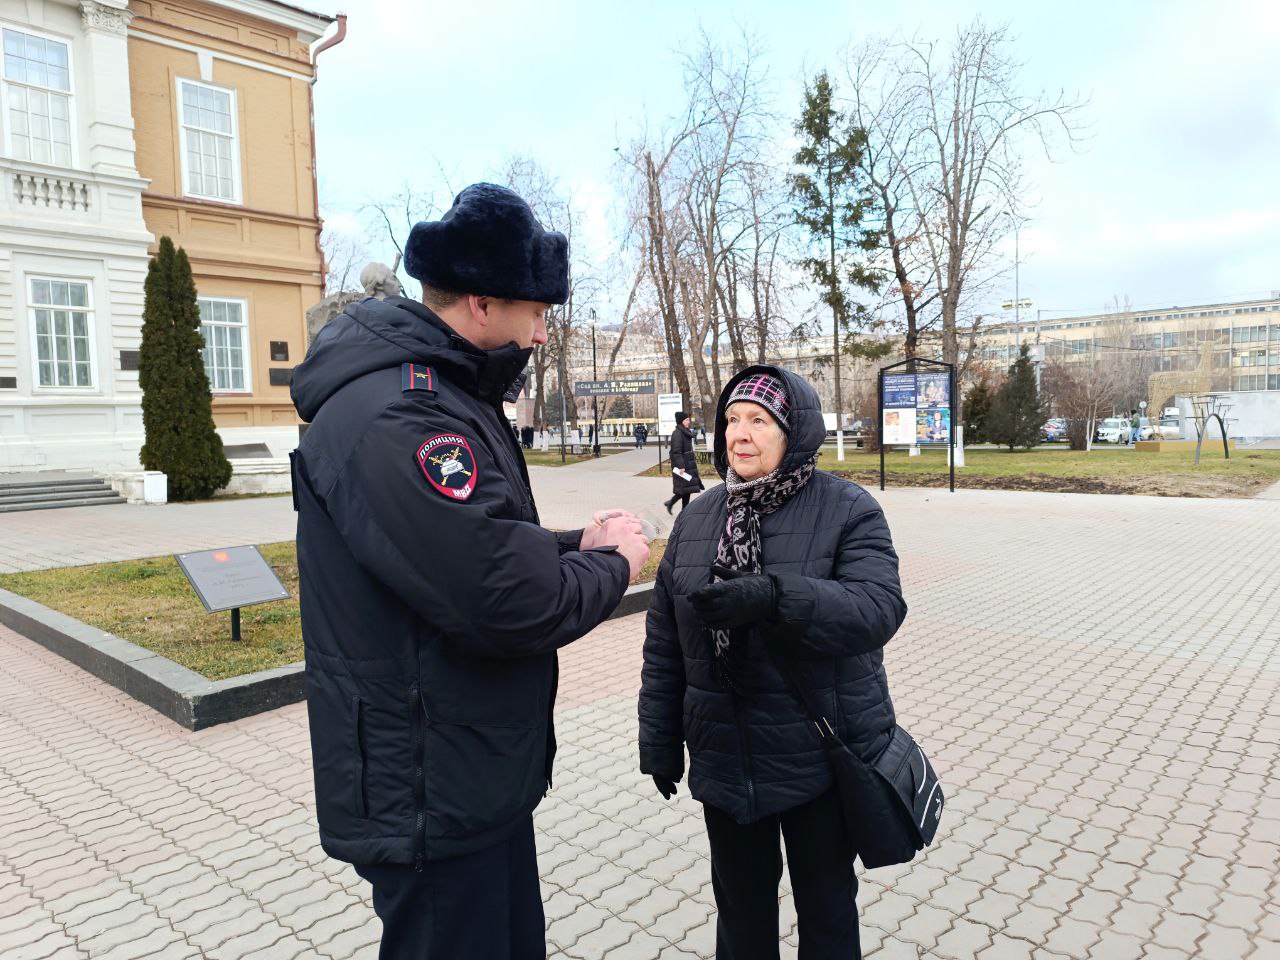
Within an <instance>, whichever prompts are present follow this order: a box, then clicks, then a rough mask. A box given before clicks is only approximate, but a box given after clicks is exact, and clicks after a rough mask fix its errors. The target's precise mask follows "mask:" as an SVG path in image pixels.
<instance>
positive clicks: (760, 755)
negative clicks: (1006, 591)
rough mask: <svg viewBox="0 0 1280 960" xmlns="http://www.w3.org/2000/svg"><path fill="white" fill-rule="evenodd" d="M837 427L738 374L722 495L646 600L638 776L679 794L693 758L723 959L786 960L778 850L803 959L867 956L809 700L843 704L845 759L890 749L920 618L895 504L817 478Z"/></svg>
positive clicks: (779, 373) (698, 517) (684, 525)
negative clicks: (900, 652) (909, 626)
mask: <svg viewBox="0 0 1280 960" xmlns="http://www.w3.org/2000/svg"><path fill="white" fill-rule="evenodd" d="M680 416H683V414H681V415H680ZM825 433H826V429H825V427H824V426H823V422H822V414H821V406H820V405H819V402H818V396H817V394H816V393H815V392H814V390H813V388H812V387H811V386H810V385H809V384H807V383H806V382H804V381H803V380H802V379H801V378H800V377H798V376H796V375H795V374H793V373H790V372H788V371H785V370H781V369H779V368H777V367H771V366H753V367H748V368H747V369H746V370H744V371H742V372H741V373H739V374H738V375H737V376H735V377H734V378H733V379H732V380H730V381H729V383H728V385H727V386H726V387H725V389H724V393H723V394H722V395H721V397H720V403H719V407H718V409H717V412H716V422H715V439H716V444H715V465H716V470H717V472H718V473H719V474H720V476H721V477H723V478H724V481H725V482H724V484H723V485H721V486H718V487H716V488H715V489H713V490H712V491H711V492H710V493H708V494H707V495H706V496H705V497H699V498H698V500H697V502H695V503H694V504H693V505H692V507H691V508H690V509H689V510H686V511H684V512H682V513H681V514H680V516H679V518H678V519H677V520H676V523H675V527H674V528H673V529H672V531H671V535H670V539H669V540H668V543H667V550H666V554H665V555H664V556H663V558H662V563H661V565H660V566H659V568H658V575H657V580H656V582H655V583H654V589H653V598H652V601H651V602H650V605H649V614H648V620H647V621H646V636H645V644H644V667H643V671H642V673H641V689H640V699H639V721H640V726H639V730H640V737H639V740H640V744H639V746H640V770H641V771H642V772H643V773H646V774H650V775H651V776H652V777H653V780H654V785H655V786H656V787H657V789H658V790H659V791H660V792H661V793H662V795H663V796H664V797H666V798H670V797H671V796H672V795H673V794H674V793H675V792H676V783H677V782H679V781H680V779H681V778H682V777H683V775H684V770H685V748H686V747H687V748H688V754H689V792H690V793H691V794H692V795H693V798H694V800H697V801H699V802H701V803H702V805H703V811H704V817H705V820H706V829H707V836H708V838H709V840H710V847H711V882H712V890H713V892H714V894H715V900H716V907H717V909H718V911H719V916H718V918H717V922H716V956H717V957H718V958H722V960H723V958H734V960H743V958H746V960H755V958H760V960H764V958H769V960H777V957H778V940H779V932H780V931H779V924H778V882H779V880H780V879H781V877H782V868H783V859H782V850H781V846H782V844H781V843H780V840H781V841H785V846H786V863H787V869H788V871H789V872H790V875H791V889H792V891H793V893H794V897H795V909H796V914H797V916H798V918H799V924H798V935H799V938H800V956H801V957H805V958H815V960H816V958H833V960H834V958H837V957H839V958H843V960H852V958H855V957H860V956H861V953H860V949H859V942H858V914H857V905H856V903H855V900H854V895H855V893H856V891H857V880H856V878H855V875H854V865H853V861H854V856H855V854H856V853H857V852H858V851H857V850H856V849H855V845H854V844H855V842H854V838H853V836H851V833H850V829H849V825H848V823H847V821H846V820H845V810H846V803H845V800H844V798H843V797H842V795H841V793H840V791H838V790H837V789H836V788H835V787H833V778H832V771H831V767H830V764H829V763H828V760H827V757H826V755H825V752H824V750H823V747H822V743H823V741H822V740H820V739H819V738H818V735H817V734H816V733H815V731H814V729H813V726H812V724H811V723H810V722H809V721H808V719H807V715H806V707H805V706H804V705H802V702H801V694H800V692H799V691H800V690H801V689H804V690H806V691H807V693H808V695H809V697H810V699H814V700H817V701H820V702H821V703H822V704H829V705H830V707H829V709H831V710H834V711H835V717H836V718H839V719H838V720H837V726H838V734H837V736H838V738H839V740H840V741H841V742H842V743H843V744H844V746H845V748H846V749H848V750H850V751H853V752H854V753H855V754H856V755H857V756H859V757H860V758H862V759H863V760H864V761H865V762H868V763H869V762H871V761H872V760H873V758H875V757H877V756H878V755H880V753H881V752H882V751H883V750H885V749H886V747H887V744H889V742H890V740H891V739H892V738H893V737H894V734H895V720H894V711H893V703H892V701H891V700H890V698H889V688H888V682H887V678H886V677H885V671H884V663H883V655H882V652H881V651H882V648H883V647H884V645H885V644H886V643H887V642H888V641H889V639H890V638H891V637H892V636H893V635H894V633H895V632H896V631H897V629H898V627H899V625H900V624H901V623H902V621H903V618H904V617H905V616H906V612H907V605H906V603H905V602H904V601H903V598H902V587H901V584H900V582H899V578H898V557H897V554H896V553H895V552H894V549H893V541H892V539H891V538H890V535H889V527H888V525H887V524H886V523H885V518H884V513H883V512H882V511H881V509H880V506H879V504H877V503H876V501H875V499H874V498H873V497H872V496H871V494H869V493H867V491H865V490H863V489H862V488H861V487H859V486H858V485H857V484H855V483H852V482H850V481H848V480H843V479H840V478H839V477H837V476H836V475H835V474H831V473H825V472H823V471H820V470H815V469H814V461H815V459H816V457H817V455H818V450H819V448H820V447H821V445H822V440H823V437H824V436H825ZM784 657H785V658H786V659H787V660H788V661H790V662H791V663H792V664H793V670H794V672H795V674H796V676H795V677H792V678H791V679H790V680H789V679H788V678H787V676H786V674H785V673H784V670H785V669H786V668H785V664H784V665H783V667H781V668H780V666H779V662H780V661H781V660H782V659H783V658H784ZM797 677H798V678H800V679H799V680H798V681H797ZM796 682H799V683H802V684H803V688H801V687H793V686H792V684H793V683H796ZM912 759H913V760H914V757H912Z"/></svg>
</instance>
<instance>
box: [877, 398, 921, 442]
mask: <svg viewBox="0 0 1280 960" xmlns="http://www.w3.org/2000/svg"><path fill="white" fill-rule="evenodd" d="M882 426H883V430H884V432H883V436H884V441H883V442H884V445H885V446H886V447H889V446H895V445H910V444H912V443H914V442H915V433H916V409H915V407H911V408H910V409H905V408H904V409H899V410H886V411H884V423H883V425H882Z"/></svg>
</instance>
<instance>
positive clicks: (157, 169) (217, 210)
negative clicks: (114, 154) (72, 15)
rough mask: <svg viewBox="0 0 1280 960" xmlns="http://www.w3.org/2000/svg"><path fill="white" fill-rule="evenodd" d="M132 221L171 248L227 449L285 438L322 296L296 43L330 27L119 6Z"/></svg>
mask: <svg viewBox="0 0 1280 960" xmlns="http://www.w3.org/2000/svg"><path fill="white" fill-rule="evenodd" d="M129 9H130V10H131V11H132V12H133V14H134V18H133V22H132V24H131V26H130V29H129V77H130V81H131V87H132V99H133V114H134V118H135V120H136V122H137V129H138V150H137V157H138V170H139V172H140V173H141V174H142V176H143V177H145V178H146V179H147V180H148V181H149V185H148V187H147V189H146V191H145V192H144V193H143V196H142V207H143V215H144V216H145V218H146V222H147V226H148V228H149V229H150V230H151V232H152V233H153V234H154V235H155V236H156V237H157V238H158V237H160V236H162V235H164V236H169V237H171V238H172V239H173V241H174V243H176V244H178V245H179V246H181V247H183V248H185V249H186V251H187V254H188V256H190V258H191V266H192V269H193V271H194V273H195V281H196V288H197V290H198V292H199V298H200V312H201V316H202V319H203V321H204V326H203V330H204V336H205V342H206V344H207V347H206V349H205V370H206V372H207V373H208V375H209V384H210V387H211V388H212V390H213V397H214V400H213V415H214V421H215V422H216V423H217V425H218V428H219V432H220V433H221V434H222V436H223V439H224V441H226V442H227V443H228V444H244V443H251V442H262V443H267V444H268V445H269V446H270V447H271V449H272V452H273V453H275V454H276V455H277V456H282V455H284V454H285V453H286V452H287V451H288V450H289V449H292V447H293V446H294V444H295V443H296V442H297V429H296V427H297V423H298V419H297V415H296V413H295V412H294V409H293V404H292V402H291V401H290V399H289V377H290V373H291V371H292V368H293V366H294V365H295V364H297V363H298V362H299V361H300V360H301V359H302V356H303V354H304V353H305V351H306V345H307V337H306V321H305V317H304V314H305V311H306V309H307V308H308V307H310V306H312V305H313V304H314V303H316V302H317V301H318V300H319V299H320V298H321V296H322V294H323V291H322V282H323V269H324V267H323V258H322V256H321V253H320V247H319V238H320V220H319V211H318V204H317V199H316V180H315V156H314V140H313V137H312V97H311V86H312V82H313V81H314V79H315V67H314V65H313V63H312V54H311V44H313V43H314V42H315V41H316V40H318V39H319V38H320V37H321V36H322V35H323V34H324V32H325V31H326V30H327V29H328V27H329V25H330V24H331V23H332V22H333V20H332V18H330V17H326V16H322V15H320V14H315V13H311V12H308V11H306V10H302V9H300V8H298V7H294V6H292V5H289V4H285V3H278V2H275V0H208V2H197V0H131V2H130V4H129Z"/></svg>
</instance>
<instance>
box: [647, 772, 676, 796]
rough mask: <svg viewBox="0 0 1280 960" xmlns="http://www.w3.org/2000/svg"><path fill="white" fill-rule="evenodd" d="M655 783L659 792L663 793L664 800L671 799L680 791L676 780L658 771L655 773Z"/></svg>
mask: <svg viewBox="0 0 1280 960" xmlns="http://www.w3.org/2000/svg"><path fill="white" fill-rule="evenodd" d="M653 785H654V786H655V787H657V788H658V792H659V793H660V794H662V799H663V800H670V799H671V798H672V797H674V796H675V795H676V794H677V793H679V792H680V791H678V790H677V789H676V784H675V781H674V780H668V779H667V778H666V777H660V776H658V775H657V774H656V773H655V774H654V775H653Z"/></svg>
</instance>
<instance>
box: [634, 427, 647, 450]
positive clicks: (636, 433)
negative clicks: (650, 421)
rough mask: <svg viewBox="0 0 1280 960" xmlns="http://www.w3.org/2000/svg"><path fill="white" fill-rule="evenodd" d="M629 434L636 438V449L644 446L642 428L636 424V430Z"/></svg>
mask: <svg viewBox="0 0 1280 960" xmlns="http://www.w3.org/2000/svg"><path fill="white" fill-rule="evenodd" d="M631 433H632V436H634V437H635V438H636V449H637V450H639V449H640V448H641V447H642V446H644V427H643V426H642V425H641V424H638V423H637V424H636V428H635V429H634V430H632V431H631Z"/></svg>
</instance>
